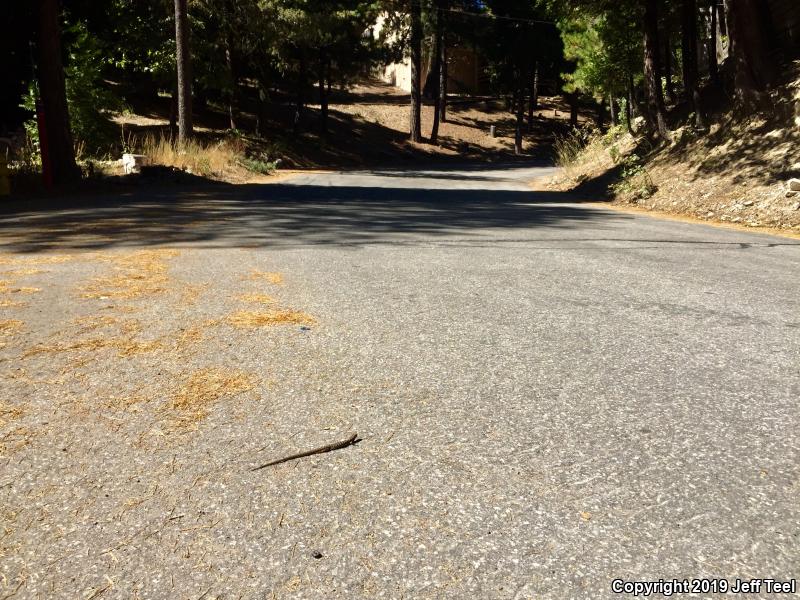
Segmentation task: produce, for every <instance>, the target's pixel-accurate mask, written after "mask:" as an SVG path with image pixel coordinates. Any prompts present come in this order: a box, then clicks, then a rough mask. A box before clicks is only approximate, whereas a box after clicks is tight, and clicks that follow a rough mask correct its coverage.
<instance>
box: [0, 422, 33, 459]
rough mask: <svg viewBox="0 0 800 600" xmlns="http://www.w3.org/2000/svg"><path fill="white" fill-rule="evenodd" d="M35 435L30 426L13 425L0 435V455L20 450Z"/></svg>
mask: <svg viewBox="0 0 800 600" xmlns="http://www.w3.org/2000/svg"><path fill="white" fill-rule="evenodd" d="M35 436H36V431H34V430H33V429H31V428H30V427H15V428H14V429H12V430H11V431H9V432H7V433H5V434H3V435H2V436H0V456H6V455H8V454H11V453H12V452H16V451H18V450H21V449H22V448H24V447H25V446H27V445H29V444H30V443H31V442H32V441H33V438H34V437H35Z"/></svg>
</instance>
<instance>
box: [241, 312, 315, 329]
mask: <svg viewBox="0 0 800 600" xmlns="http://www.w3.org/2000/svg"><path fill="white" fill-rule="evenodd" d="M226 322H227V323H228V324H229V325H233V326H234V327H238V328H240V329H254V328H257V327H270V326H272V325H313V324H315V323H316V322H317V321H316V319H315V318H314V317H312V316H311V315H309V314H307V313H304V312H301V311H297V310H271V311H249V310H240V311H238V312H235V313H233V314H232V315H229V316H228V318H227V319H226Z"/></svg>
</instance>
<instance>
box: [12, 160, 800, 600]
mask: <svg viewBox="0 0 800 600" xmlns="http://www.w3.org/2000/svg"><path fill="white" fill-rule="evenodd" d="M543 172H544V169H520V168H518V167H508V168H494V169H492V170H489V169H478V168H469V167H465V168H464V169H463V170H461V171H454V170H451V171H436V170H430V171H417V172H396V171H382V172H372V173H348V174H330V175H323V174H317V175H307V176H303V177H298V178H296V179H294V180H290V181H287V182H285V183H282V184H277V185H272V186H252V187H248V188H226V187H219V188H208V189H201V190H198V191H196V192H193V193H186V194H177V193H176V192H174V191H173V192H170V191H168V192H165V193H162V194H156V193H151V192H142V193H137V194H133V195H130V196H125V197H124V198H121V199H119V198H118V199H114V200H112V199H104V198H102V199H101V198H95V199H91V200H83V201H74V202H65V203H64V205H63V207H61V208H59V209H58V210H57V211H51V212H48V213H46V214H42V213H34V212H30V211H27V210H26V209H24V208H22V207H19V206H16V205H12V206H10V207H8V208H6V209H3V210H4V212H2V213H0V235H1V236H2V237H0V251H2V252H3V253H4V254H2V255H1V256H3V257H5V258H6V263H7V265H8V264H10V265H11V266H6V267H3V268H4V269H7V270H8V269H13V268H19V267H18V264H34V263H35V260H36V259H37V258H38V259H41V258H42V257H48V256H51V255H55V256H59V255H61V254H64V253H67V254H69V255H71V257H72V259H71V260H69V261H67V262H63V263H57V262H53V263H52V264H50V263H45V265H44V266H42V267H41V268H42V269H44V270H45V271H46V272H45V273H39V274H29V275H27V277H28V279H24V278H23V276H22V275H19V273H17V274H16V275H13V274H12V275H13V276H15V277H20V279H19V280H18V281H16V280H15V282H14V283H13V285H18V286H22V285H27V286H35V287H38V288H41V290H42V291H41V292H40V293H38V294H31V295H29V296H26V298H27V299H28V300H27V301H28V302H29V304H28V305H27V306H21V307H17V308H7V309H0V310H3V311H7V312H6V313H4V314H7V315H8V316H4V317H3V318H5V319H15V320H18V321H22V322H24V328H23V329H22V330H21V332H20V333H18V334H17V335H16V336H11V337H9V338H8V340H9V341H8V342H7V343H6V345H5V347H4V348H3V347H0V358H2V362H0V370H1V371H2V377H3V378H4V379H3V384H2V388H3V390H4V392H3V396H6V395H7V396H6V397H5V398H2V399H3V400H5V401H6V402H7V403H10V404H11V405H19V406H22V408H23V414H21V415H20V414H18V413H17V415H16V417H14V416H13V415H12V417H11V418H10V419H9V418H5V419H2V420H0V432H2V433H3V434H5V435H6V438H5V439H6V448H5V451H4V452H0V510H2V511H3V512H2V514H3V519H4V520H5V524H4V527H5V529H6V531H7V534H6V536H3V538H2V539H0V569H2V574H3V577H2V578H1V579H0V586H5V587H0V592H9V593H10V592H11V591H14V590H15V589H18V593H17V597H22V598H77V597H88V596H91V595H92V594H99V597H103V598H112V597H113V598H116V597H119V598H123V597H124V598H130V597H138V598H200V597H202V598H206V599H207V598H217V597H219V598H223V597H224V598H239V597H243V598H272V597H277V598H359V597H364V598H373V597H386V598H409V599H410V598H508V599H512V598H520V599H521V598H601V597H612V594H611V591H610V586H611V582H612V580H613V579H615V578H621V579H625V580H658V579H660V578H663V579H671V578H678V579H683V578H692V577H698V578H699V577H725V578H728V579H730V580H733V579H735V578H754V577H774V578H784V579H787V578H790V577H794V578H797V577H798V576H800V540H799V539H798V533H799V530H800V487H798V486H800V483H799V481H798V475H799V474H800V463H799V462H798V438H799V436H800V419H799V418H798V417H799V416H800V415H799V414H798V410H799V409H798V399H799V398H800V369H799V367H800V283H798V282H799V281H800V242H798V241H795V240H791V239H786V238H779V237H771V236H767V235H760V234H748V233H741V232H738V231H730V230H725V229H719V228H712V227H707V226H702V225H692V224H687V223H680V222H670V221H663V220H656V219H652V218H648V217H645V216H638V215H637V216H634V215H631V214H624V213H620V212H613V211H606V210H602V209H599V208H597V207H596V206H590V205H582V204H580V203H573V204H570V203H565V202H563V200H564V199H563V198H562V197H561V196H559V195H558V194H545V193H532V192H531V191H530V190H529V188H528V187H527V185H526V183H525V182H526V181H527V180H529V179H531V178H532V177H533V176H534V175H537V174H541V173H543ZM98 219H99V220H98ZM165 247H167V248H174V249H177V250H178V251H179V254H178V255H176V256H171V255H169V254H164V255H163V257H161V255H159V257H160V258H158V259H157V260H156V263H157V264H162V263H163V264H164V265H167V268H168V273H169V280H170V282H171V285H173V286H174V289H173V288H170V289H168V290H167V291H163V292H157V291H155V292H153V294H151V295H149V296H145V297H141V298H133V299H119V300H117V299H115V298H114V297H111V299H109V298H107V297H101V298H94V299H91V298H89V299H87V298H83V297H82V296H81V294H79V293H77V292H76V289H81V288H79V286H80V285H82V284H85V283H86V282H87V281H89V282H90V281H92V280H93V278H96V277H98V276H100V277H102V276H103V275H108V273H109V271H110V270H111V272H116V271H113V269H114V268H127V267H125V265H126V264H127V263H125V262H124V260H123V261H122V262H119V263H115V262H114V258H113V257H114V256H117V255H119V256H124V255H129V254H130V253H131V252H134V251H139V250H141V249H143V248H145V249H162V248H165ZM18 253H22V255H19V254H18ZM98 256H99V257H100V258H99V259H98V258H97V257H98ZM109 257H111V258H109ZM15 261H16V262H15ZM25 261H28V262H27V263H25ZM109 261H110V262H109ZM158 261H161V262H160V263H159V262H158ZM115 264H116V265H117V267H114V265H115ZM120 265H122V266H121V267H120ZM0 267H2V265H0ZM159 268H160V267H154V269H155V271H158V269H159ZM252 269H259V270H261V271H265V272H267V271H268V272H280V273H282V274H283V285H275V284H269V283H267V282H259V281H254V280H251V279H247V275H248V273H250V272H251V271H252ZM159 272H160V271H159ZM253 292H265V293H268V294H270V295H272V296H275V297H276V298H277V300H278V302H279V303H280V304H281V305H282V306H286V307H291V308H293V309H297V310H302V311H305V312H307V313H309V314H311V315H313V316H314V317H315V318H316V320H317V324H316V325H313V326H312V327H311V329H310V330H305V329H301V328H300V327H297V326H283V327H273V328H266V329H257V330H239V329H235V328H232V327H227V328H226V327H225V326H223V325H216V326H214V325H211V324H209V323H211V322H213V320H214V319H219V318H220V317H221V315H225V314H227V313H229V312H231V311H235V310H239V309H241V308H242V307H243V305H242V303H241V302H242V301H241V300H239V299H237V298H238V297H239V296H238V295H239V294H241V293H253ZM12 296H13V297H14V298H17V297H21V296H20V295H19V294H18V295H16V296H14V295H13V294H11V295H9V296H8V297H12ZM96 315H116V316H117V317H119V318H120V319H129V318H133V317H135V318H136V319H137V320H138V322H139V324H140V325H142V324H143V325H142V329H141V330H137V331H139V333H138V335H139V336H140V338H141V339H156V338H157V339H159V340H162V341H163V340H169V339H175V338H176V336H177V334H178V332H180V331H183V330H186V329H188V328H190V326H191V325H192V324H197V323H204V322H205V323H206V324H208V326H207V330H205V331H204V332H203V333H202V336H201V337H200V339H201V341H200V342H198V344H196V345H195V346H193V347H192V348H193V349H192V350H191V351H186V352H184V351H183V350H180V348H179V350H175V351H174V352H173V351H169V352H168V351H166V350H161V351H158V352H154V353H150V354H148V353H146V352H144V351H143V352H142V353H141V354H135V355H131V356H127V357H125V356H123V355H124V354H125V352H122V351H121V350H120V348H122V346H113V347H111V348H100V349H96V350H91V352H93V353H91V352H90V351H89V350H86V349H83V347H81V348H79V349H73V350H69V351H67V350H64V348H65V347H64V346H63V345H62V346H61V347H60V348H61V351H59V352H51V353H45V352H40V353H33V354H31V353H30V352H29V350H30V348H31V347H35V346H36V344H40V343H42V340H45V341H46V340H50V341H51V342H52V340H53V339H57V340H62V339H64V336H70V335H72V336H80V335H85V334H84V333H82V331H83V330H79V329H77V327H78V326H76V325H75V323H76V321H75V319H76V318H78V319H80V318H84V319H85V318H86V317H92V316H96ZM131 315H132V316H133V317H131ZM79 322H81V323H86V321H85V320H84V321H79ZM110 322H111V321H109V323H110ZM53 336H55V337H53ZM59 336H60V337H59ZM159 336H160V337H159ZM178 347H179V346H178V345H176V348H178ZM87 348H88V346H87ZM26 349H27V350H26ZM26 351H27V352H28V354H27V356H26ZM87 352H89V354H87ZM79 359H80V360H79ZM84 360H85V361H86V362H84ZM209 367H220V368H222V369H223V371H225V372H233V371H234V370H240V371H242V372H245V373H249V374H252V375H253V376H255V377H256V378H257V383H256V384H255V387H254V389H251V390H249V391H245V392H244V393H243V394H239V395H237V396H236V397H232V398H227V399H226V398H221V399H218V401H216V403H214V404H213V405H210V410H209V414H208V415H207V416H206V417H205V418H204V419H199V420H198V421H197V423H196V425H195V426H194V427H193V428H192V429H191V430H188V431H182V430H181V431H178V430H176V429H174V428H170V427H169V426H168V424H169V422H170V421H169V420H168V419H167V418H166V417H165V416H164V415H165V414H166V412H167V411H168V410H169V406H170V404H169V402H170V400H169V398H170V397H174V394H175V392H173V391H171V390H172V389H173V387H174V386H175V385H177V383H178V382H181V381H183V380H185V379H186V378H187V377H189V376H191V374H192V373H194V372H196V371H197V370H199V369H203V368H209ZM237 372H238V371H237ZM251 387H252V386H251ZM137 394H138V395H137ZM171 394H172V396H170V395H171ZM120 397H124V398H133V399H132V400H129V402H128V401H125V402H122V401H120V402H117V401H116V400H115V399H119V398H120ZM7 410H8V409H7ZM6 414H11V413H9V412H7V413H6ZM19 427H25V428H27V430H28V431H31V432H33V433H32V434H31V435H30V438H29V439H28V441H27V443H26V444H23V445H22V446H20V445H18V444H17V445H13V444H12V442H11V441H9V439H10V440H12V441H13V440H14V439H17V438H18V437H19V435H21V434H19V433H17V434H15V435H17V438H13V437H12V438H9V437H8V436H9V432H12V433H13V432H14V431H17V430H16V429H15V428H19ZM350 431H357V432H358V434H359V437H360V438H361V440H362V441H360V442H359V443H358V444H357V445H356V446H352V447H349V448H347V449H344V450H340V451H337V452H334V453H330V454H326V455H320V456H316V457H311V458H306V459H303V460H301V461H296V462H291V463H287V464H284V465H280V466H276V467H272V468H268V469H263V470H261V471H257V472H250V471H249V470H248V469H249V468H250V467H252V466H255V465H257V464H260V463H263V462H266V461H267V460H270V459H272V458H276V457H279V456H281V455H283V454H288V453H291V452H295V451H298V450H304V449H307V448H311V447H314V446H317V445H321V444H324V443H327V442H330V441H335V440H337V439H340V438H343V437H345V436H346V434H347V433H348V432H350ZM0 596H2V593H0ZM95 597H98V596H95ZM760 597H765V595H764V594H763V593H762V594H761V596H760Z"/></svg>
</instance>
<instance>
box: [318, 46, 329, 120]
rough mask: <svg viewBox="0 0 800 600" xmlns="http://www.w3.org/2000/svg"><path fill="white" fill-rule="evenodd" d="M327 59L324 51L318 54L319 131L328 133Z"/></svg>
mask: <svg viewBox="0 0 800 600" xmlns="http://www.w3.org/2000/svg"><path fill="white" fill-rule="evenodd" d="M327 64H328V59H327V57H326V56H325V51H324V50H320V53H319V129H320V131H321V132H322V133H328V87H327V86H326V85H325V77H326V74H327Z"/></svg>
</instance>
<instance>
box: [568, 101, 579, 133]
mask: <svg viewBox="0 0 800 600" xmlns="http://www.w3.org/2000/svg"><path fill="white" fill-rule="evenodd" d="M567 100H568V101H569V124H570V126H571V127H572V128H577V127H578V94H575V93H572V94H569V95H568V97H567Z"/></svg>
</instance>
